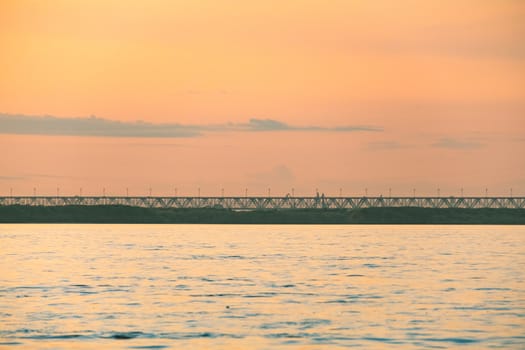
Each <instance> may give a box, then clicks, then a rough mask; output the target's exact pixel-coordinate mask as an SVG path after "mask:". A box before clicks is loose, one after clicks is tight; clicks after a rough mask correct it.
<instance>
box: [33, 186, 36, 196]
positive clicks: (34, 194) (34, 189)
mask: <svg viewBox="0 0 525 350" xmlns="http://www.w3.org/2000/svg"><path fill="white" fill-rule="evenodd" d="M33 197H36V187H33Z"/></svg>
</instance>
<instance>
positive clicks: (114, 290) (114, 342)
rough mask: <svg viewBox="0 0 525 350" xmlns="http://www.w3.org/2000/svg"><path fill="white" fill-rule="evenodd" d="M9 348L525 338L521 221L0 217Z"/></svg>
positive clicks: (408, 343)
mask: <svg viewBox="0 0 525 350" xmlns="http://www.w3.org/2000/svg"><path fill="white" fill-rule="evenodd" d="M0 253H1V254H0V348H7V349H26V348H41V349H48V348H49V349H50V348H53V349H72V348H74V349H84V348H85V349H92V348H104V349H163V348H171V349H195V348H213V349H275V348H283V349H330V348H347V347H356V348H363V349H370V348H371V349H391V348H392V349H427V348H428V349H436V348H437V349H441V348H461V349H489V348H506V349H507V348H508V349H524V348H525V281H524V279H525V273H524V271H525V227H524V226H512V227H511V226H373V225H371V226H352V225H333V226H328V225H326V226H323V225H309V226H306V225H305V226H302V225H0Z"/></svg>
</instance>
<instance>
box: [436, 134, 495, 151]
mask: <svg viewBox="0 0 525 350" xmlns="http://www.w3.org/2000/svg"><path fill="white" fill-rule="evenodd" d="M432 147H437V148H448V149H460V150H461V149H463V150H468V149H477V148H482V147H485V144H483V143H481V142H479V141H473V140H458V139H454V138H450V137H443V138H441V139H439V140H438V141H437V142H435V143H433V144H432Z"/></svg>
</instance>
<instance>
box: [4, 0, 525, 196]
mask: <svg viewBox="0 0 525 350" xmlns="http://www.w3.org/2000/svg"><path fill="white" fill-rule="evenodd" d="M524 18H525V3H524V2H523V1H520V0H516V1H512V0H473V1H466V0H455V1H446V0H445V1H443V0H440V1H416V0H413V1H389V0H384V1H349V0H344V1H343V0H332V1H328V2H327V1H307V0H303V1H280V2H278V3H277V5H276V4H275V3H272V2H268V1H226V0H213V1H212V0H210V1H192V0H184V1H182V0H173V1H168V0H164V1H163V0H153V1H127V0H126V1H125V0H104V1H96V0H93V1H85V2H84V1H82V2H80V1H66V0H55V1H52V2H49V1H36V0H35V1H25V0H1V1H0V23H1V24H0V52H1V54H0V149H1V150H2V154H3V156H2V157H0V195H3V194H8V193H9V189H10V188H13V189H14V192H15V194H31V193H32V192H33V188H34V187H37V192H38V193H40V194H52V193H56V187H57V186H59V187H60V188H61V189H62V190H61V192H62V193H63V194H77V193H78V191H79V188H80V187H83V189H84V190H83V191H84V193H85V194H88V193H91V194H100V193H101V191H102V188H103V187H105V188H106V189H107V190H106V192H108V193H111V194H122V193H125V188H126V187H128V188H129V189H130V192H131V193H134V194H146V193H147V192H148V188H149V187H152V188H153V193H154V194H155V193H156V194H159V195H160V194H171V193H173V192H174V189H175V188H177V190H178V194H182V195H194V194H196V193H197V188H198V187H201V192H202V193H203V195H217V194H219V193H220V189H221V188H225V193H226V194H232V195H237V194H241V193H243V191H244V188H246V187H248V188H249V192H250V193H252V194H263V193H266V191H267V188H268V187H269V186H270V187H272V193H274V194H285V193H287V192H290V191H291V188H292V187H294V188H295V192H296V193H297V194H313V193H314V191H315V189H316V188H319V190H320V191H322V192H325V193H327V194H338V193H339V189H340V188H342V189H343V193H344V194H347V195H362V194H364V189H365V188H368V192H369V194H370V195H372V194H380V193H383V194H386V193H388V188H392V192H393V194H400V195H402V194H411V193H412V188H414V187H415V188H416V189H417V191H418V193H420V194H429V195H431V194H435V193H436V189H437V188H438V187H439V188H441V192H442V193H443V194H451V195H452V194H454V195H457V194H459V191H460V190H459V189H460V188H461V187H463V188H465V193H467V194H472V195H478V194H479V195H480V194H484V191H485V188H489V192H490V193H491V194H508V193H509V189H510V188H511V187H512V188H513V189H514V193H515V194H520V193H521V194H522V195H525V20H523V19H524ZM16 115H23V116H27V117H28V118H29V117H31V118H30V119H27V120H28V121H26V122H20V120H18V121H16V120H15V121H13V120H14V119H13V118H15V116H16ZM43 115H49V116H54V117H57V118H58V119H53V121H54V122H53V124H49V123H50V122H49V120H45V119H42V117H41V116H43ZM91 115H94V116H96V117H97V118H99V119H101V120H100V121H99V122H100V127H101V128H104V127H105V125H109V124H111V123H110V122H108V121H121V122H123V124H122V126H123V127H130V128H132V129H133V130H134V132H136V134H137V136H138V137H116V136H117V135H116V134H115V133H116V132H118V130H117V131H116V130H114V129H112V130H109V129H108V130H106V131H104V136H94V134H92V133H91V134H90V132H88V131H86V130H84V131H79V129H82V128H84V124H85V123H86V122H87V121H86V120H85V119H73V120H72V118H78V117H81V118H87V117H89V116H91ZM39 118H40V119H39ZM15 119H16V118H15ZM251 119H252V120H262V121H267V120H271V121H275V122H278V123H280V124H279V125H281V124H282V125H286V126H285V127H283V128H281V129H279V128H274V127H273V126H271V125H276V124H271V125H270V127H269V129H267V128H266V129H264V130H260V129H257V130H255V129H254V128H252V126H253V125H252V124H250V123H251V122H250V120H251ZM40 120H42V124H41V123H40ZM137 120H140V121H143V122H146V123H151V124H153V127H154V128H157V129H160V130H162V129H163V126H158V124H166V125H168V126H170V127H178V126H177V125H178V124H180V125H182V126H183V127H186V126H192V128H193V129H192V130H196V134H198V135H194V136H191V137H179V136H181V135H179V134H176V135H175V134H174V135H171V136H170V137H157V136H152V135H146V134H145V133H144V132H143V130H142V129H141V128H142V126H141V124H136V123H135V122H136V121H137ZM70 122H73V123H76V124H74V126H73V127H72V128H73V129H75V130H73V131H71V130H70V129H71V128H69V129H68V127H66V126H67V125H71V124H68V123H70ZM28 123H33V126H32V127H31V126H28ZM46 123H47V124H46ZM272 123H273V122H272ZM35 125H37V126H35ZM97 125H99V124H97ZM231 125H236V127H231ZM239 125H243V126H242V127H241V128H239V127H237V126H239ZM246 125H248V126H246ZM265 125H266V124H265ZM62 126H63V128H61V127H62ZM218 126H220V127H218ZM363 126H364V127H365V129H366V130H361V129H359V128H358V129H359V130H355V127H363ZM97 127H99V126H97ZM344 127H346V128H347V129H346V131H341V130H338V131H336V130H334V128H335V129H337V128H339V129H341V128H344ZM348 127H351V128H350V130H349V129H348ZM35 128H39V131H38V134H39V135H34V134H35V133H37V132H36V131H35ZM367 128H369V129H367ZM64 130H65V131H64ZM96 135H100V133H97V134H96ZM134 135H135V134H134ZM124 136H130V135H129V134H127V135H124Z"/></svg>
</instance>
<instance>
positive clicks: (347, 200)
mask: <svg viewBox="0 0 525 350" xmlns="http://www.w3.org/2000/svg"><path fill="white" fill-rule="evenodd" d="M7 205H31V206H65V205H86V206H92V205H125V206H133V207H143V208H227V209H235V210H265V209H266V210H268V209H321V208H325V209H358V208H377V207H419V208H478V209H479V208H507V209H524V208H525V197H289V196H287V197H84V196H71V197H66V196H60V197H50V196H40V197H39V196H22V197H20V196H13V197H0V206H7Z"/></svg>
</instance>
